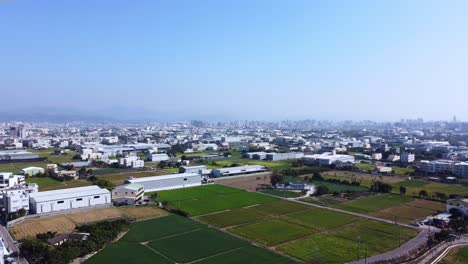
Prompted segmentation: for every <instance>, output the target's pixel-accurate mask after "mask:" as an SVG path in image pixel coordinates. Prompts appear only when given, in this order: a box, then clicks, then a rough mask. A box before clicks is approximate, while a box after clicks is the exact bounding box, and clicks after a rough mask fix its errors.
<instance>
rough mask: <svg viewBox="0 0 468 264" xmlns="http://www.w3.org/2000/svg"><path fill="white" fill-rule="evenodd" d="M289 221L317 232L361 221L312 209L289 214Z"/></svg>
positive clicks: (350, 216)
mask: <svg viewBox="0 0 468 264" xmlns="http://www.w3.org/2000/svg"><path fill="white" fill-rule="evenodd" d="M287 217H288V219H289V221H291V222H295V223H299V224H301V225H304V226H308V227H310V228H313V229H315V230H324V229H330V228H336V227H338V226H342V225H346V224H349V223H352V222H355V221H357V220H359V219H360V218H359V217H356V216H352V215H349V214H342V213H337V212H333V211H330V210H325V209H318V208H312V209H310V210H307V211H302V212H297V213H293V214H289V215H288V216H287Z"/></svg>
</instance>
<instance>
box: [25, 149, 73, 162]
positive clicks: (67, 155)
mask: <svg viewBox="0 0 468 264" xmlns="http://www.w3.org/2000/svg"><path fill="white" fill-rule="evenodd" d="M28 150H29V151H31V152H32V153H36V154H38V155H39V157H41V158H45V159H46V160H47V161H48V162H49V163H55V164H61V163H65V162H70V161H72V160H73V156H75V155H77V154H79V153H78V152H76V151H72V150H67V151H64V153H63V154H61V155H54V149H52V148H50V149H43V150H36V149H28Z"/></svg>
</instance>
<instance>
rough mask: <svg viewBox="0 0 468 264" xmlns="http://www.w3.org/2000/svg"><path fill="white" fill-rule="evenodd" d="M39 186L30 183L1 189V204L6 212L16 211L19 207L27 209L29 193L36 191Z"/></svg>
mask: <svg viewBox="0 0 468 264" xmlns="http://www.w3.org/2000/svg"><path fill="white" fill-rule="evenodd" d="M38 190H39V186H38V185H37V184H35V183H30V184H28V185H24V186H17V187H15V188H11V189H8V190H5V191H3V198H2V204H3V208H4V209H5V211H6V212H7V213H16V212H18V211H19V210H20V209H22V208H23V209H25V210H26V212H28V211H29V195H30V194H31V193H35V192H38Z"/></svg>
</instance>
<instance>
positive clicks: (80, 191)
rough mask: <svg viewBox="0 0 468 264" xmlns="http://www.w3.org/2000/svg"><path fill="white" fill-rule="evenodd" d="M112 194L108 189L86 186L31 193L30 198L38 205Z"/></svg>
mask: <svg viewBox="0 0 468 264" xmlns="http://www.w3.org/2000/svg"><path fill="white" fill-rule="evenodd" d="M109 193H110V192H109V191H108V190H107V189H103V188H100V187H99V186H97V185H93V186H86V187H77V188H69V189H61V190H55V191H46V192H36V193H31V194H30V195H29V197H30V198H31V199H34V200H35V201H36V202H37V203H40V202H46V201H53V200H62V199H69V198H75V197H83V196H91V195H103V194H109Z"/></svg>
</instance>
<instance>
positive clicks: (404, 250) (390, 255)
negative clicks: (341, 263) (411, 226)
mask: <svg viewBox="0 0 468 264" xmlns="http://www.w3.org/2000/svg"><path fill="white" fill-rule="evenodd" d="M428 233H429V230H424V229H423V230H422V231H421V232H420V233H419V234H418V235H417V236H416V237H414V238H412V239H411V240H409V241H407V242H406V243H405V244H403V245H401V246H400V247H398V248H395V249H394V250H391V251H388V252H385V253H383V254H380V255H376V256H372V257H368V258H365V259H360V260H358V261H353V262H350V263H351V264H367V263H376V262H380V261H386V260H392V259H397V258H399V257H401V256H405V255H408V253H409V252H411V251H413V250H415V249H417V248H419V247H420V246H421V245H423V244H425V243H426V242H427V236H428Z"/></svg>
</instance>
